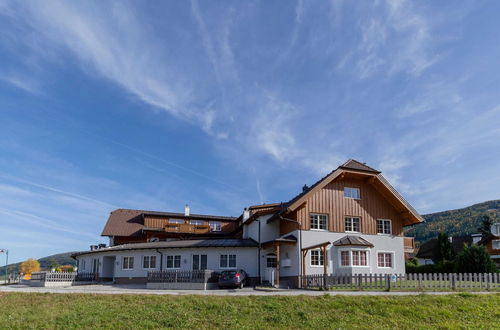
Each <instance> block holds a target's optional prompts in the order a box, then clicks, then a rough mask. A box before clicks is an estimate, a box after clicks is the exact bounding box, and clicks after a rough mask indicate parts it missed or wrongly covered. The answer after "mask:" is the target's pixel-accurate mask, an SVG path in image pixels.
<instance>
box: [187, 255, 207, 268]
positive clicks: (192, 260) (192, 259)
mask: <svg viewBox="0 0 500 330" xmlns="http://www.w3.org/2000/svg"><path fill="white" fill-rule="evenodd" d="M194 256H198V269H194ZM202 256H205V259H206V265H205V268H203V269H202V262H201V259H203V258H202ZM207 269H208V253H193V254H192V255H191V270H207Z"/></svg>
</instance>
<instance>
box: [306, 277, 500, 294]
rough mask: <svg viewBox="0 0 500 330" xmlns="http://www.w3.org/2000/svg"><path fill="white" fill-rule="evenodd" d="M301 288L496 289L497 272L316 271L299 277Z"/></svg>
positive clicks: (499, 288)
mask: <svg viewBox="0 0 500 330" xmlns="http://www.w3.org/2000/svg"><path fill="white" fill-rule="evenodd" d="M300 284H301V288H304V289H318V288H321V289H342V290H379V291H380V290H387V291H388V290H414V291H424V290H435V291H439V290H467V289H469V290H476V291H483V290H500V274H499V273H479V274H472V273H458V274H456V273H442V274H411V273H410V274H354V275H333V274H327V275H323V274H318V275H305V276H301V277H300Z"/></svg>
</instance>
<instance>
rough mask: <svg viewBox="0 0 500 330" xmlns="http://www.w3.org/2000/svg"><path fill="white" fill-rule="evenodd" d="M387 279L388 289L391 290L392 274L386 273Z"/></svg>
mask: <svg viewBox="0 0 500 330" xmlns="http://www.w3.org/2000/svg"><path fill="white" fill-rule="evenodd" d="M385 280H386V283H387V285H386V288H387V291H391V274H386V275H385Z"/></svg>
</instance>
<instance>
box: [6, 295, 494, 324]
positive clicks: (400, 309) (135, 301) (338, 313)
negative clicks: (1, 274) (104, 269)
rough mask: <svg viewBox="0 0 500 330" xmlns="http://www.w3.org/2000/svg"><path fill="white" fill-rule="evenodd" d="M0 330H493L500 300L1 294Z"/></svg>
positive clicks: (482, 297)
mask: <svg viewBox="0 0 500 330" xmlns="http://www.w3.org/2000/svg"><path fill="white" fill-rule="evenodd" d="M0 306H1V308H0V328H1V329H5V328H23V329H25V328H50V329H54V328H59V329H62V328H77V327H80V328H86V329H90V328H92V329H94V328H116V329H130V328H162V327H179V328H196V329H199V328H232V329H239V328H247V329H254V328H275V327H278V328H302V327H306V328H434V327H439V328H463V327H470V328H484V329H492V328H500V294H488V295H472V294H467V293H462V294H456V295H448V296H428V295H419V296H403V297H394V296H392V297H366V296H365V297H361V296H360V297H352V296H351V297H349V296H326V295H325V296H319V297H311V296H295V297H292V296H289V297H279V296H274V297H262V296H261V297H258V296H248V297H217V296H195V295H192V296H152V295H92V294H39V293H33V294H29V293H4V294H2V293H0Z"/></svg>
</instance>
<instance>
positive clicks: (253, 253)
mask: <svg viewBox="0 0 500 330" xmlns="http://www.w3.org/2000/svg"><path fill="white" fill-rule="evenodd" d="M160 251H161V252H162V253H163V255H164V257H163V269H166V266H167V261H166V256H167V255H180V256H181V268H180V269H181V270H191V269H192V256H193V254H206V255H207V267H208V269H210V270H215V271H222V270H223V269H221V268H220V267H219V258H220V255H221V254H236V268H240V269H243V270H245V271H246V272H247V273H248V275H249V276H252V277H255V276H258V266H257V265H258V264H257V260H258V258H257V253H258V249H257V248H252V247H246V248H196V249H160ZM147 255H155V256H157V260H156V268H155V269H144V268H143V256H147ZM104 256H115V257H116V260H115V264H114V268H115V269H114V277H125V278H133V277H146V276H147V272H148V271H149V270H159V269H160V257H161V256H160V253H158V252H157V251H156V250H130V251H108V252H96V253H94V254H92V255H83V256H79V257H77V259H78V260H79V262H80V264H81V260H85V261H86V267H85V269H83V268H82V267H80V268H79V269H78V271H79V272H91V271H92V259H93V258H98V259H99V261H100V262H101V267H100V268H101V269H100V270H101V274H102V275H101V276H102V277H104V275H107V274H103V273H102V271H103V257H104ZM126 256H131V257H134V268H133V269H123V257H126Z"/></svg>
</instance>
